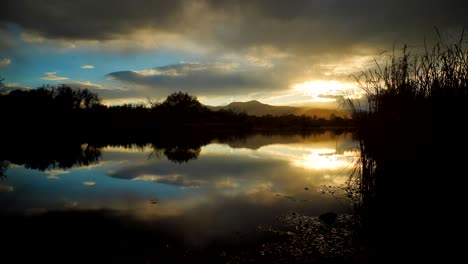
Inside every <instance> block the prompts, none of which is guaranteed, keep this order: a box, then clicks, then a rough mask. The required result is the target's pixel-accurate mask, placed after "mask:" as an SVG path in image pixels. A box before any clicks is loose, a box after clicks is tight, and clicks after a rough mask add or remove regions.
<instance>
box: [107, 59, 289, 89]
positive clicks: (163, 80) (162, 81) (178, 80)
mask: <svg viewBox="0 0 468 264" xmlns="http://www.w3.org/2000/svg"><path fill="white" fill-rule="evenodd" d="M107 77H108V78H110V79H112V80H119V81H122V82H126V83H129V84H134V85H141V86H144V87H146V88H147V89H149V92H151V93H152V94H160V95H167V94H168V93H171V92H175V91H179V90H181V91H185V92H189V93H195V94H197V95H236V94H245V93H253V92H262V91H274V90H280V89H285V88H286V87H287V83H285V81H287V80H284V79H279V78H278V76H277V75H275V72H274V71H271V70H266V69H264V68H258V67H253V68H245V67H239V65H236V64H233V63H181V64H176V65H168V66H164V67H156V68H152V69H147V70H133V71H120V72H113V73H109V74H108V75H107ZM151 89H152V90H153V91H151Z"/></svg>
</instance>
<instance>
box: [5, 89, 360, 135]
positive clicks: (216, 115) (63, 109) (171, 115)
mask: <svg viewBox="0 0 468 264" xmlns="http://www.w3.org/2000/svg"><path fill="white" fill-rule="evenodd" d="M0 111H2V112H3V113H6V114H5V116H4V120H3V121H4V123H5V124H7V125H8V126H9V127H8V131H6V132H7V133H8V135H9V136H16V135H18V134H21V135H24V136H27V135H29V134H30V133H31V131H32V130H33V131H34V134H41V135H46V136H54V137H74V138H80V139H85V141H86V140H88V139H90V140H91V139H93V138H98V137H105V138H109V137H110V138H115V139H121V138H133V139H134V140H135V141H138V140H140V139H145V138H148V137H151V135H153V134H155V133H160V132H161V131H177V130H185V129H187V128H188V127H190V129H192V130H195V129H196V130H216V131H236V132H240V131H252V130H278V131H279V130H310V129H316V128H319V127H325V126H332V127H347V126H350V125H351V122H350V120H348V119H343V118H341V117H333V118H332V119H330V120H326V119H313V118H311V117H306V116H293V115H288V116H269V115H267V116H262V117H257V116H248V115H246V114H245V113H238V112H234V111H232V110H220V111H213V110H210V109H208V108H207V107H206V106H204V105H202V104H201V103H200V102H199V101H198V100H197V98H196V97H195V96H192V95H189V94H187V93H183V92H177V93H173V94H170V95H169V96H168V97H167V98H166V100H164V101H163V102H161V103H158V102H151V104H150V105H149V106H145V105H142V104H124V105H117V106H106V105H103V104H102V103H101V99H100V98H99V96H98V95H97V94H95V93H93V92H91V91H90V90H88V89H79V88H78V89H72V88H71V87H69V86H67V85H59V86H43V87H39V88H37V89H28V90H13V91H6V90H4V91H3V92H2V93H1V94H0ZM38 128H40V129H38ZM144 141H145V140H144ZM146 141H147V140H146Z"/></svg>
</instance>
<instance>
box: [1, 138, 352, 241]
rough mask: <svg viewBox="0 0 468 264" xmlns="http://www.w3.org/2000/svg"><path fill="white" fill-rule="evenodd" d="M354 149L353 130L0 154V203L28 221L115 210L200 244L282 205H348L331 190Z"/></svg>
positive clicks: (270, 218) (248, 228)
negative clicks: (52, 155)
mask: <svg viewBox="0 0 468 264" xmlns="http://www.w3.org/2000/svg"><path fill="white" fill-rule="evenodd" d="M356 146H357V145H356V143H355V142H354V141H353V139H352V137H351V134H350V133H336V132H333V131H321V132H317V133H311V134H302V135H262V134H254V135H248V136H244V137H239V138H230V139H226V140H218V139H214V140H211V141H210V142H209V143H207V144H205V145H202V146H200V147H193V148H190V147H187V146H184V147H180V146H177V145H176V146H171V147H170V148H169V147H165V148H158V147H156V146H155V144H138V145H137V144H125V145H118V144H113V145H112V144H110V145H104V146H99V147H91V145H89V144H83V143H81V144H80V145H79V148H80V149H81V156H79V155H78V156H79V157H78V158H77V160H76V161H75V162H74V163H72V161H68V163H66V164H68V165H69V166H64V165H63V164H65V163H64V162H57V161H55V163H52V165H53V166H48V168H46V169H44V167H45V166H44V165H37V164H38V163H40V161H35V160H24V159H23V160H21V159H19V158H18V157H16V160H20V161H17V163H19V164H15V162H14V161H15V159H12V160H13V161H9V162H7V161H3V164H4V166H3V167H4V169H3V174H4V177H3V179H2V180H1V181H0V204H1V205H2V209H1V210H2V213H3V214H6V215H21V216H24V217H26V218H27V217H39V216H41V215H47V214H50V213H52V212H53V213H56V212H62V213H63V212H65V213H71V212H80V211H86V212H90V211H105V212H112V215H113V217H115V219H121V220H122V221H123V220H125V219H132V221H136V222H137V223H149V224H150V225H152V226H157V228H158V229H161V230H164V232H165V234H166V235H168V236H170V237H171V238H174V239H176V240H178V241H182V242H181V243H182V244H184V245H186V246H188V247H194V248H203V247H205V246H207V245H212V244H213V243H218V242H219V241H226V240H228V241H229V240H231V241H232V240H233V239H234V240H235V239H238V238H239V237H244V238H245V237H250V238H255V236H256V235H255V234H256V233H257V231H256V230H257V227H258V226H259V225H263V224H271V223H274V222H275V219H276V217H278V216H281V215H283V214H286V213H288V212H298V213H302V214H305V215H310V216H318V215H320V214H323V213H326V212H329V211H333V212H337V213H346V212H349V210H351V208H350V207H349V203H348V202H347V201H346V200H345V199H343V197H341V196H340V195H338V194H334V193H333V190H335V188H336V187H338V186H343V184H344V183H345V182H346V180H347V179H348V177H349V175H350V172H351V170H352V169H353V164H354V161H355V158H356ZM23 151H24V152H25V156H27V153H28V149H24V150H23ZM31 151H32V150H31ZM34 151H35V152H39V153H40V151H38V150H37V149H36V150H34ZM45 152H47V151H45ZM87 155H88V156H90V155H91V156H92V158H91V159H89V158H83V156H87ZM75 156H76V155H75ZM34 157H35V158H36V159H37V156H34ZM39 157H40V155H39ZM30 158H31V157H30ZM31 159H32V158H31ZM83 160H85V161H83ZM71 163H72V165H70V164H71ZM6 164H8V165H6ZM61 165H63V166H61ZM113 219H114V218H113ZM132 223H134V222H132ZM70 225H71V226H70V228H73V226H72V225H80V223H79V222H78V223H75V222H72V223H70Z"/></svg>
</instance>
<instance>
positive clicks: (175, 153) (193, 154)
mask: <svg viewBox="0 0 468 264" xmlns="http://www.w3.org/2000/svg"><path fill="white" fill-rule="evenodd" d="M155 151H156V150H155ZM161 151H162V152H163V153H164V155H165V156H166V157H167V159H168V160H170V161H174V162H178V163H182V162H188V161H189V160H194V159H197V158H198V155H200V151H201V149H200V148H189V147H183V146H182V147H179V146H174V147H170V148H165V149H164V150H161Z"/></svg>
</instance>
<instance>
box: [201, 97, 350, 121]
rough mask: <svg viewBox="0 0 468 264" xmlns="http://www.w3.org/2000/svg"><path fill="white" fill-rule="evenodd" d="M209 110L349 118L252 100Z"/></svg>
mask: <svg viewBox="0 0 468 264" xmlns="http://www.w3.org/2000/svg"><path fill="white" fill-rule="evenodd" d="M207 107H208V108H210V109H211V110H214V111H218V110H221V109H224V110H232V111H235V112H243V113H246V114H248V115H253V116H264V115H272V116H282V115H298V116H300V115H305V116H310V117H314V116H315V117H316V118H325V119H329V118H330V115H335V116H339V117H349V114H348V113H347V112H345V111H344V110H333V109H322V108H313V107H294V106H274V105H269V104H264V103H261V102H259V101H256V100H253V101H248V102H232V103H230V104H228V105H226V106H207Z"/></svg>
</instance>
